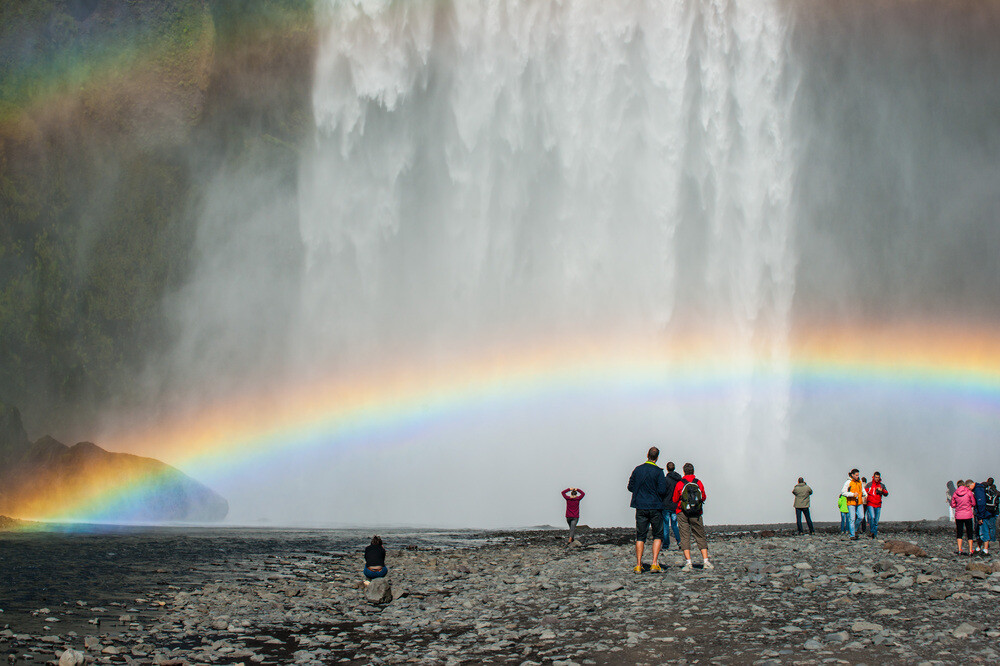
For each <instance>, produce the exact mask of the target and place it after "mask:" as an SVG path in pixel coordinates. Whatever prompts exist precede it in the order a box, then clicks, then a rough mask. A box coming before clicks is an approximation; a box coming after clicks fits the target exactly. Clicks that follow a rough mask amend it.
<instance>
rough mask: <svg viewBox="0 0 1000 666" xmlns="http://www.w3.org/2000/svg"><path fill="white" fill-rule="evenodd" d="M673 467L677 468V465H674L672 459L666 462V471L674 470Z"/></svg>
mask: <svg viewBox="0 0 1000 666" xmlns="http://www.w3.org/2000/svg"><path fill="white" fill-rule="evenodd" d="M675 469H677V466H676V465H674V462H673V461H672V460H671V461H670V462H668V463H667V471H668V472H672V471H674V470H675Z"/></svg>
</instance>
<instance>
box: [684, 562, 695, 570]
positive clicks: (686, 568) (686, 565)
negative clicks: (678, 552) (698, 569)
mask: <svg viewBox="0 0 1000 666" xmlns="http://www.w3.org/2000/svg"><path fill="white" fill-rule="evenodd" d="M693 569H694V567H693V566H691V563H690V562H685V563H684V566H682V567H681V571H692V570H693Z"/></svg>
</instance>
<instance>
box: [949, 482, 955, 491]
mask: <svg viewBox="0 0 1000 666" xmlns="http://www.w3.org/2000/svg"><path fill="white" fill-rule="evenodd" d="M948 490H950V491H951V492H955V482H954V481H949V482H948Z"/></svg>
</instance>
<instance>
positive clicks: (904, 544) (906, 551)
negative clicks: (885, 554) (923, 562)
mask: <svg viewBox="0 0 1000 666" xmlns="http://www.w3.org/2000/svg"><path fill="white" fill-rule="evenodd" d="M882 547H883V548H885V549H886V550H888V551H889V552H890V553H892V554H893V555H913V556H914V557H927V553H926V552H925V551H924V549H923V548H921V547H920V546H918V545H917V544H915V543H913V542H910V541H900V540H899V539H887V540H886V542H885V543H883V544H882Z"/></svg>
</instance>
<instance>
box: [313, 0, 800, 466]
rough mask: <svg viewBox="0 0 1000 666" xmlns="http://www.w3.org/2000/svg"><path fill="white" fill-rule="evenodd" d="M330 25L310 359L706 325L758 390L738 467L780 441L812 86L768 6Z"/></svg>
mask: <svg viewBox="0 0 1000 666" xmlns="http://www.w3.org/2000/svg"><path fill="white" fill-rule="evenodd" d="M319 13H320V24H321V30H322V44H321V52H320V56H319V61H318V65H317V68H316V80H315V90H314V109H315V115H316V120H317V125H318V136H317V141H316V146H315V153H314V155H313V158H312V160H311V161H310V162H309V163H308V165H307V166H306V168H305V179H304V180H305V185H304V186H303V188H302V195H301V196H302V199H301V204H302V218H301V229H302V236H303V241H304V246H305V249H306V257H307V259H306V271H305V277H304V280H303V292H302V302H303V308H302V310H303V312H304V313H305V314H304V316H303V319H302V321H301V322H300V329H299V334H298V335H299V336H300V340H301V341H302V345H301V349H303V350H305V351H306V352H307V354H308V359H309V362H315V361H316V360H317V354H319V356H320V358H319V360H320V361H327V362H328V361H331V360H336V359H337V357H339V356H342V355H344V353H345V350H350V353H351V354H353V355H361V356H367V355H377V354H381V353H385V350H386V349H398V348H400V347H403V348H405V349H410V350H419V353H430V352H432V351H433V350H438V349H442V348H444V349H454V348H465V349H467V348H470V347H474V346H475V345H479V344H484V343H485V342H487V341H490V340H494V339H497V338H498V337H499V338H508V337H510V336H513V337H515V338H524V339H530V338H532V337H534V336H540V335H543V336H558V335H561V334H570V333H571V332H573V331H579V330H594V329H600V330H604V331H606V330H607V328H608V327H609V326H610V327H611V328H612V329H613V330H614V331H618V332H630V333H635V332H638V333H642V334H647V335H669V334H670V332H671V331H672V330H674V329H676V328H680V327H684V326H697V327H698V328H699V329H701V330H717V331H725V332H726V334H725V336H723V338H722V339H721V343H722V344H723V345H725V346H726V347H727V348H729V350H730V356H731V359H732V363H733V364H735V365H737V366H741V367H739V369H740V370H741V371H742V374H743V375H745V376H746V377H747V382H746V386H745V389H744V390H743V391H742V392H741V395H739V396H738V397H737V398H736V404H734V406H733V414H732V415H733V417H734V419H733V423H735V424H736V425H735V431H734V432H732V433H730V436H731V442H730V443H731V444H732V445H733V446H734V447H736V448H735V449H733V450H739V449H741V448H743V447H745V446H746V445H747V442H748V441H749V440H750V438H751V437H752V438H754V439H756V440H759V442H758V443H771V444H773V443H776V442H777V443H780V441H781V440H782V439H783V437H784V430H783V429H784V428H785V427H786V426H785V424H786V421H787V419H786V411H787V399H785V398H784V397H782V394H783V391H780V390H779V391H777V392H776V394H771V393H769V394H768V395H766V396H763V395H755V392H754V390H753V388H752V385H753V382H752V377H753V375H754V370H755V366H756V364H758V363H760V362H761V360H760V359H762V358H763V363H765V364H767V365H768V366H770V367H769V368H768V370H769V374H773V372H774V370H775V368H777V369H778V370H779V371H780V369H781V368H782V367H784V364H785V363H786V362H787V361H786V359H787V338H788V330H789V326H790V309H791V303H792V297H793V294H794V289H795V271H794V269H795V247H794V235H793V229H792V227H793V225H792V219H791V213H790V200H791V189H792V173H791V163H790V160H789V151H790V149H791V146H790V139H789V112H790V108H789V107H790V103H791V98H792V94H793V92H794V87H795V79H794V76H795V75H794V72H793V69H792V68H791V67H790V65H789V64H788V62H786V58H785V53H786V44H785V42H786V35H785V32H786V26H785V22H786V20H787V19H786V18H785V17H783V16H782V14H781V13H780V12H779V11H778V10H777V9H776V8H775V7H774V6H773V3H771V2H751V3H742V2H741V3H737V2H732V1H728V0H716V1H713V2H700V3H692V2H684V1H674V2H627V3H608V2H600V1H596V0H594V1H584V2H564V3H560V2H548V1H542V0H532V1H529V2H514V1H509V2H508V1H503V0H483V1H482V2H407V3H399V2H338V1H334V0H329V1H328V2H326V3H325V4H322V5H321V8H320V10H319ZM318 350H319V351H318ZM754 359H756V360H754ZM779 374H780V372H779ZM761 401H765V402H766V403H767V405H761V404H756V403H759V402H761ZM765 407H766V408H765ZM755 419H756V420H758V421H760V422H755Z"/></svg>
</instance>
